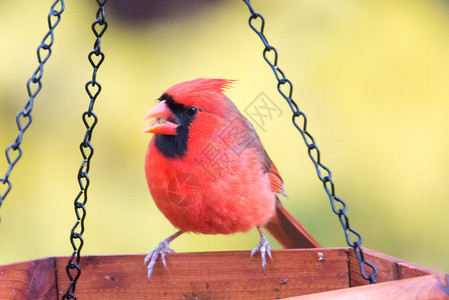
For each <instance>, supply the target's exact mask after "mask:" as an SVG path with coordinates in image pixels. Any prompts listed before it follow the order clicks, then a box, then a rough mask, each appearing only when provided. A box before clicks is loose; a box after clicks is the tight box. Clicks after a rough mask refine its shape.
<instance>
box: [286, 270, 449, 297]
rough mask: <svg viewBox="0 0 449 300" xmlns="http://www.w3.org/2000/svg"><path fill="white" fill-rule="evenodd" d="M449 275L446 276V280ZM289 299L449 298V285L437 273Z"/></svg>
mask: <svg viewBox="0 0 449 300" xmlns="http://www.w3.org/2000/svg"><path fill="white" fill-rule="evenodd" d="M448 279H449V276H448V275H447V276H446V280H448ZM285 299H289V300H307V299H313V300H320V299H323V300H324V299H333V300H346V299H364V300H375V299H376V300H377V299H383V300H389V299H391V300H393V299H394V300H401V299H404V300H405V299H429V300H432V299H435V300H436V299H438V300H440V299H441V300H443V299H449V287H448V286H447V285H444V284H443V282H442V281H441V278H440V276H438V275H436V274H432V275H427V276H420V277H415V278H409V279H403V280H396V281H390V282H384V283H378V284H370V285H364V286H358V287H352V288H348V289H341V290H335V291H329V292H323V293H316V294H313V295H304V296H298V297H291V298H285Z"/></svg>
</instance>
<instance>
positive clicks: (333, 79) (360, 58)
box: [0, 0, 449, 272]
mask: <svg viewBox="0 0 449 300" xmlns="http://www.w3.org/2000/svg"><path fill="white" fill-rule="evenodd" d="M51 3H52V1H50V0H35V1H25V0H16V1H1V2H0V41H1V43H2V46H1V47H0V128H1V131H0V149H5V148H6V146H8V145H9V144H10V143H12V142H13V141H14V139H15V137H16V136H17V133H18V131H17V128H16V125H15V115H16V113H17V112H18V111H19V110H21V109H22V108H23V106H24V104H25V102H26V101H27V100H28V98H27V94H26V86H25V82H26V80H27V79H28V78H29V77H30V76H31V74H32V72H33V71H34V70H35V68H36V67H37V61H36V54H35V52H36V47H37V45H38V44H39V43H40V41H41V39H42V37H43V36H44V34H45V33H46V32H47V30H48V28H47V21H46V16H47V14H48V11H49V7H50V5H51ZM108 4H109V3H108ZM66 5H67V7H66V11H65V12H64V13H63V15H62V21H61V23H60V25H59V26H58V28H57V29H56V32H55V44H54V47H53V55H52V57H51V58H50V61H49V62H48V63H47V64H46V66H45V71H44V78H43V90H42V91H41V93H40V94H39V95H38V97H37V98H36V101H35V108H34V110H33V113H32V115H33V123H32V124H31V127H30V128H29V130H28V131H27V132H26V134H25V137H24V141H23V143H22V147H23V151H24V155H23V157H22V159H21V160H20V162H19V163H18V164H17V165H16V167H15V169H14V170H13V173H12V175H11V177H10V178H11V181H12V183H13V189H12V191H11V192H10V194H9V195H8V197H7V198H6V200H5V202H4V203H3V205H2V207H1V209H0V215H1V217H2V221H1V223H0V241H1V243H0V264H5V263H10V262H16V261H22V260H28V259H34V258H38V257H43V256H53V255H70V254H71V252H72V249H71V246H70V243H69V232H70V229H71V228H72V226H73V224H74V223H75V215H74V212H73V200H74V198H75V196H76V195H77V193H78V191H79V187H78V183H77V179H76V177H77V176H76V175H77V172H78V169H79V166H80V164H81V154H80V153H79V144H80V142H81V140H82V139H83V137H84V131H85V128H84V126H83V124H82V121H81V114H82V113H83V112H84V111H85V110H86V109H87V106H88V102H89V99H88V97H87V95H86V93H85V91H84V84H85V83H86V82H87V81H88V80H90V78H91V74H92V69H91V66H90V64H89V63H88V61H87V54H88V53H89V51H90V50H91V49H92V47H93V42H94V36H93V34H92V32H91V31H90V26H91V23H92V22H93V20H94V18H95V13H96V9H97V6H96V2H95V1H67V3H66ZM253 5H254V7H255V9H256V10H257V11H258V12H260V13H262V14H263V15H264V16H265V17H266V21H267V23H266V27H265V29H266V34H267V37H268V40H269V41H270V43H272V44H273V45H274V46H275V47H276V48H277V49H278V51H279V65H280V67H281V68H282V69H283V71H284V72H285V73H286V74H287V77H288V78H289V79H291V81H292V82H293V84H294V94H293V95H294V97H293V98H294V99H295V100H296V101H297V103H298V105H299V107H300V108H301V110H303V111H304V112H305V113H306V115H307V116H308V118H309V123H308V129H309V130H310V132H311V133H312V135H313V136H314V137H315V139H316V141H317V144H318V146H319V147H320V150H321V151H322V160H323V163H324V164H325V165H327V166H328V167H329V168H330V169H331V170H332V172H333V177H334V180H335V182H336V191H337V195H339V196H340V197H341V198H343V199H344V200H345V201H346V202H347V204H348V214H349V219H350V224H351V226H352V227H354V228H355V229H356V230H358V231H359V232H361V233H362V235H363V238H364V240H363V246H365V247H368V248H371V249H374V250H377V251H380V252H383V253H386V254H390V255H393V256H397V257H400V258H402V259H405V260H408V261H411V262H415V263H418V264H420V265H423V266H426V267H430V268H434V269H438V270H442V271H445V272H449V260H448V259H447V255H448V253H449V189H448V188H447V178H449V158H448V157H449V155H448V153H449V140H448V134H447V132H448V130H449V118H448V116H447V115H448V113H449V101H448V99H449V84H448V82H449V38H448V32H449V5H448V3H447V2H445V1H443V0H432V1H430V0H427V1H424V0H423V1H415V0H397V1H356V0H345V1H338V2H335V1H316V0H301V1H294V0H286V1H268V0H259V1H255V0H253ZM116 11H117V10H116ZM248 17H249V12H248V9H247V8H246V7H245V5H244V4H243V2H241V1H217V2H214V3H208V2H207V1H203V2H202V4H201V5H199V6H198V7H196V8H195V10H194V11H190V12H186V13H185V14H184V15H183V14H182V12H181V13H180V12H179V10H178V11H177V13H176V14H174V15H170V14H169V13H168V14H166V15H162V16H161V15H160V16H158V17H154V16H153V18H151V17H150V19H145V20H135V21H133V22H129V19H126V18H125V17H123V15H121V14H120V13H109V10H108V6H106V18H107V20H108V22H109V28H108V30H107V32H106V33H105V35H104V38H103V39H102V50H103V51H104V53H105V55H106V59H105V61H104V63H103V65H102V66H101V68H100V71H99V73H98V81H99V82H100V83H101V85H102V86H103V91H102V93H101V95H100V96H99V98H98V100H97V102H96V105H95V109H94V111H95V112H96V113H97V115H98V117H99V123H98V125H97V127H96V128H95V131H94V134H93V141H92V143H93V145H94V148H95V154H94V157H93V159H92V166H91V171H90V173H89V174H90V178H91V186H90V189H89V201H88V203H87V219H86V231H85V234H84V239H85V246H84V248H83V252H82V254H119V253H146V252H148V251H150V250H152V249H153V248H154V247H155V246H156V245H157V243H158V242H159V241H161V240H162V239H164V238H165V237H167V236H168V235H170V234H172V233H173V232H174V231H175V229H174V228H173V227H172V226H171V225H170V223H169V222H168V221H167V220H166V219H165V218H164V217H163V216H162V214H161V213H160V212H159V211H158V210H157V208H156V206H155V205H154V203H153V201H152V200H151V197H150V194H149V191H148V188H147V185H146V181H145V176H144V170H143V167H144V156H145V151H146V147H147V144H148V141H149V139H150V137H151V136H150V135H148V134H143V133H141V129H142V128H143V126H144V123H142V121H141V120H142V118H143V117H144V116H145V114H146V113H147V112H148V111H149V110H150V109H151V107H153V106H154V104H155V99H157V98H158V97H159V96H160V94H161V93H162V91H164V90H165V89H166V88H168V87H169V86H171V85H173V84H175V83H178V82H180V81H185V80H190V79H194V78H197V77H218V78H229V79H237V80H238V82H237V84H235V86H234V88H232V89H230V90H229V91H228V93H227V94H228V95H229V97H230V98H231V99H233V101H234V102H235V103H236V104H237V106H238V107H239V108H240V109H242V110H243V109H244V108H245V107H247V106H248V105H249V104H250V103H251V101H253V99H255V98H256V97H257V96H258V95H259V94H260V93H261V92H264V93H265V94H266V95H267V97H269V98H270V99H271V100H273V101H274V102H276V104H277V105H278V106H279V107H280V109H281V110H282V111H283V114H282V116H280V117H277V116H274V117H273V118H272V119H271V120H268V121H267V123H266V126H265V127H264V129H265V130H258V131H259V134H260V136H261V139H262V141H263V143H264V145H265V148H266V149H267V151H268V153H269V154H270V156H271V158H272V159H273V161H274V162H275V163H276V165H277V167H278V169H279V170H280V172H281V174H282V176H283V178H284V180H285V182H286V183H285V189H286V191H287V193H288V194H289V196H290V198H285V199H283V203H284V204H285V206H286V207H287V208H288V209H289V211H290V212H291V213H292V214H293V215H294V216H295V217H296V218H297V219H298V220H300V221H301V222H302V223H303V224H304V225H305V227H306V228H307V229H308V230H309V231H310V232H311V233H312V235H313V236H314V237H315V238H316V239H317V240H318V241H319V242H320V243H321V244H322V246H323V247H340V246H346V244H345V238H344V234H343V231H342V229H341V226H340V223H339V221H338V218H337V217H336V216H335V215H333V213H332V212H331V208H330V205H329V200H328V199H327V196H326V194H325V192H324V190H323V188H322V184H321V183H320V182H319V180H318V179H317V176H316V173H315V169H314V167H313V165H312V163H311V161H310V159H309V157H308V155H307V150H306V147H305V145H304V143H303V141H302V140H301V138H300V135H299V133H298V132H297V131H296V129H295V128H294V127H293V126H292V124H291V121H290V114H291V113H290V111H289V108H288V105H287V104H286V103H285V102H284V100H283V99H282V98H281V97H280V96H279V95H278V93H277V91H276V82H275V79H274V76H273V74H272V72H271V70H270V69H269V67H268V66H267V65H266V63H265V62H264V61H263V58H262V56H261V54H262V50H263V46H262V44H261V42H260V40H259V38H258V37H257V36H256V35H255V34H254V32H253V31H252V30H251V29H250V28H249V27H248V23H247V21H248ZM2 152H3V150H2ZM6 169H7V165H6V159H5V158H4V156H3V154H0V177H3V176H4V173H5V172H6ZM271 241H272V246H273V248H279V245H278V244H277V243H275V242H274V241H273V240H272V239H271ZM257 243H258V234H257V233H256V231H255V230H253V231H250V232H248V233H241V234H235V235H232V236H200V235H193V234H190V235H185V236H182V237H180V238H179V239H177V240H176V241H175V242H173V244H172V246H173V248H174V249H175V250H176V251H177V252H187V251H220V250H249V249H251V248H252V247H254V246H255V245H256V244H257Z"/></svg>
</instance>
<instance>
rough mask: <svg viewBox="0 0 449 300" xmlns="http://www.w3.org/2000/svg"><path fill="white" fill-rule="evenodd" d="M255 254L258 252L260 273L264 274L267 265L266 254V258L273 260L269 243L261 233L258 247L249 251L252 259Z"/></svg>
mask: <svg viewBox="0 0 449 300" xmlns="http://www.w3.org/2000/svg"><path fill="white" fill-rule="evenodd" d="M260 233H261V232H260ZM256 252H260V257H261V258H262V271H263V273H264V274H265V266H266V264H267V260H266V254H268V256H269V257H270V258H271V259H273V257H271V247H270V243H269V242H268V240H267V238H266V237H265V236H264V235H263V233H261V236H260V243H259V245H257V247H254V248H253V250H251V257H253V255H254V254H256Z"/></svg>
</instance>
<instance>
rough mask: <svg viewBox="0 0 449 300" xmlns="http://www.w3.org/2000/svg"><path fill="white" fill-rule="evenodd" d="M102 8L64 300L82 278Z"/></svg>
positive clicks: (97, 22) (94, 27)
mask: <svg viewBox="0 0 449 300" xmlns="http://www.w3.org/2000/svg"><path fill="white" fill-rule="evenodd" d="M96 1H97V3H98V5H99V8H98V11H97V14H96V20H95V21H94V22H93V24H92V32H93V33H94V35H95V37H96V39H95V43H94V49H93V50H92V51H91V52H89V55H88V60H89V62H90V64H91V65H92V68H93V72H92V79H91V80H89V81H88V82H87V83H86V85H85V90H86V93H87V95H88V96H89V98H90V102H89V107H88V109H87V111H85V112H84V113H83V114H82V120H83V123H84V126H85V127H86V133H85V135H84V139H83V141H82V142H81V144H80V152H81V155H82V157H83V161H82V163H81V167H80V168H79V171H78V184H79V187H80V192H79V193H78V195H77V196H76V197H75V201H74V208H75V215H76V222H75V225H74V226H73V228H72V230H71V231H70V243H71V245H72V248H73V253H72V255H71V256H70V258H69V261H68V263H67V266H66V273H67V276H68V277H69V280H70V283H69V286H68V288H67V291H66V293H65V294H64V296H63V297H62V299H77V298H76V296H75V289H76V283H77V281H78V279H79V277H80V275H81V268H80V266H79V263H80V258H81V249H82V248H83V245H84V239H83V233H84V220H85V218H86V203H87V190H88V188H89V185H90V178H89V176H88V173H89V169H90V161H91V158H92V156H93V154H94V148H93V146H92V144H91V139H92V132H93V130H94V128H95V126H96V124H97V122H98V117H97V115H96V114H95V113H94V112H93V108H94V104H95V100H96V99H97V97H98V95H99V94H100V92H101V85H100V83H99V82H98V81H97V72H98V69H99V68H100V66H101V64H102V63H103V61H104V57H105V56H104V53H103V52H102V51H101V37H102V36H103V34H104V33H105V31H106V29H107V27H108V23H107V22H106V18H105V10H104V5H105V4H106V2H107V0H103V1H100V0H96Z"/></svg>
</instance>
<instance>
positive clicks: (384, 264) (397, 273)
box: [349, 248, 446, 287]
mask: <svg viewBox="0 0 449 300" xmlns="http://www.w3.org/2000/svg"><path fill="white" fill-rule="evenodd" d="M363 251H364V257H365V259H366V260H368V261H369V262H371V263H373V264H374V265H375V266H376V267H377V277H376V281H377V282H386V281H391V280H400V279H407V278H413V277H418V276H425V275H431V274H435V275H438V276H439V277H440V280H442V282H444V283H445V284H446V274H444V273H443V272H440V271H436V270H432V269H429V268H425V267H422V266H419V265H417V264H413V263H410V262H407V261H405V260H402V259H399V258H396V257H394V256H390V255H386V254H383V253H380V252H377V251H374V250H371V249H367V248H363ZM366 268H367V270H366V271H365V272H367V273H369V271H370V269H369V267H366ZM349 272H350V286H351V287H353V286H360V285H366V284H368V281H366V280H365V279H363V278H362V276H361V275H360V267H359V263H358V261H357V258H356V256H355V254H354V252H353V251H352V249H349Z"/></svg>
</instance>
